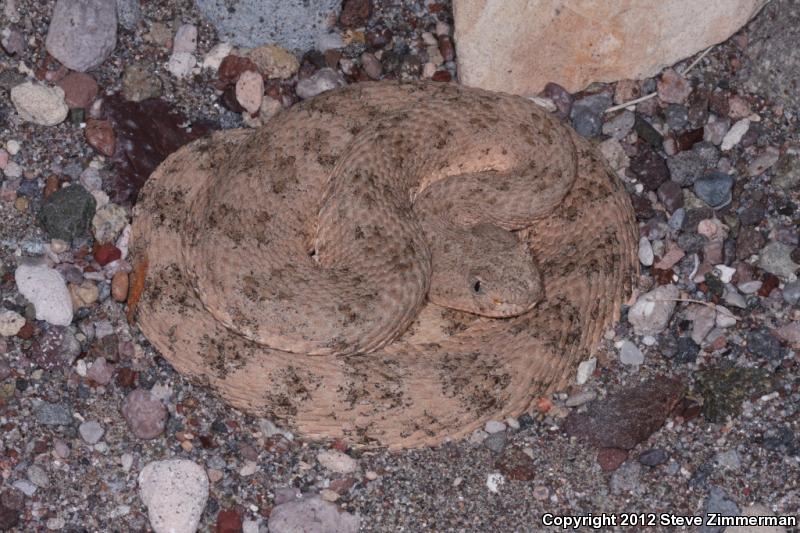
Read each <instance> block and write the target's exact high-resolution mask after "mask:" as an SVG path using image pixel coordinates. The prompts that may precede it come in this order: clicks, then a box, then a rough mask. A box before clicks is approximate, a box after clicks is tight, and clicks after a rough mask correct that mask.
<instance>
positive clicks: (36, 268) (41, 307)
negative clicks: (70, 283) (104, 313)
mask: <svg viewBox="0 0 800 533" xmlns="http://www.w3.org/2000/svg"><path fill="white" fill-rule="evenodd" d="M14 279H15V281H16V283H17V289H18V290H19V292H20V294H22V296H24V297H25V299H27V300H28V301H29V302H30V303H32V304H33V306H34V307H35V308H36V320H44V321H46V322H48V323H50V324H53V325H56V326H68V325H70V323H71V322H72V300H71V298H70V295H69V290H68V289H67V284H66V282H65V281H64V278H63V277H62V276H61V274H59V273H58V271H56V270H53V269H52V268H48V267H47V265H44V264H26V263H23V264H21V265H20V266H18V267H17V270H16V271H15V272H14Z"/></svg>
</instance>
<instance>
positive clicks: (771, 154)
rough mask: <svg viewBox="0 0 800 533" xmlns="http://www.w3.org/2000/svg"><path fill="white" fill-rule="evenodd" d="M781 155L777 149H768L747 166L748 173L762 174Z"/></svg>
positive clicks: (752, 174) (753, 174)
mask: <svg viewBox="0 0 800 533" xmlns="http://www.w3.org/2000/svg"><path fill="white" fill-rule="evenodd" d="M779 157H780V155H779V153H778V152H777V151H776V150H769V149H768V150H767V151H765V152H764V153H763V154H761V155H760V156H758V157H756V158H755V159H754V160H753V162H752V163H750V164H749V165H748V166H747V173H748V175H750V176H753V177H755V176H760V175H761V174H763V173H764V172H766V171H767V170H768V169H769V168H770V167H772V165H774V164H775V163H777V162H778V159H779Z"/></svg>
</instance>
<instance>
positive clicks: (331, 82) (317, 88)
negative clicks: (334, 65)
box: [296, 68, 347, 100]
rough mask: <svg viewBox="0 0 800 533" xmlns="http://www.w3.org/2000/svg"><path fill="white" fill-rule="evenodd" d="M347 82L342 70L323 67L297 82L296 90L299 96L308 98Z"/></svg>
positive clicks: (304, 98)
mask: <svg viewBox="0 0 800 533" xmlns="http://www.w3.org/2000/svg"><path fill="white" fill-rule="evenodd" d="M346 84H347V82H346V81H345V79H344V76H342V74H341V73H340V72H338V71H336V70H333V69H330V68H323V69H320V70H318V71H317V72H315V73H314V74H312V75H311V76H310V77H308V78H306V79H304V80H300V81H299V82H297V88H296V92H297V96H299V97H300V98H302V99H303V100H306V99H308V98H313V97H314V96H317V95H318V94H320V93H324V92H325V91H330V90H332V89H336V88H337V87H343V86H344V85H346Z"/></svg>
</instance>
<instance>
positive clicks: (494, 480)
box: [486, 472, 506, 494]
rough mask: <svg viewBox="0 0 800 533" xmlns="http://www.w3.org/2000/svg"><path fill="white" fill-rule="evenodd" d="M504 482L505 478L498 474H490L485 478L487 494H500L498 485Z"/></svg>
mask: <svg viewBox="0 0 800 533" xmlns="http://www.w3.org/2000/svg"><path fill="white" fill-rule="evenodd" d="M505 482H506V478H505V477H504V476H503V474H501V473H500V472H492V473H491V474H489V475H488V476H486V488H487V489H489V492H493V493H494V494H497V493H498V492H500V485H502V484H503V483H505Z"/></svg>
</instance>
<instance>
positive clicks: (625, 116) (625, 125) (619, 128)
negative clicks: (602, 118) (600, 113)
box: [603, 110, 636, 140]
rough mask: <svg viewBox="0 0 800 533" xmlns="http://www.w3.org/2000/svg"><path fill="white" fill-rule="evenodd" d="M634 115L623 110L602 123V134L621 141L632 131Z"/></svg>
mask: <svg viewBox="0 0 800 533" xmlns="http://www.w3.org/2000/svg"><path fill="white" fill-rule="evenodd" d="M635 121H636V115H634V114H633V112H632V111H628V110H624V111H623V112H622V113H620V114H618V115H617V116H615V117H614V118H612V119H611V120H609V121H607V122H605V123H603V134H604V135H609V136H611V137H613V138H615V139H618V140H622V139H624V138H625V137H626V136H627V135H628V133H630V131H631V130H632V129H633V124H634V122H635Z"/></svg>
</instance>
